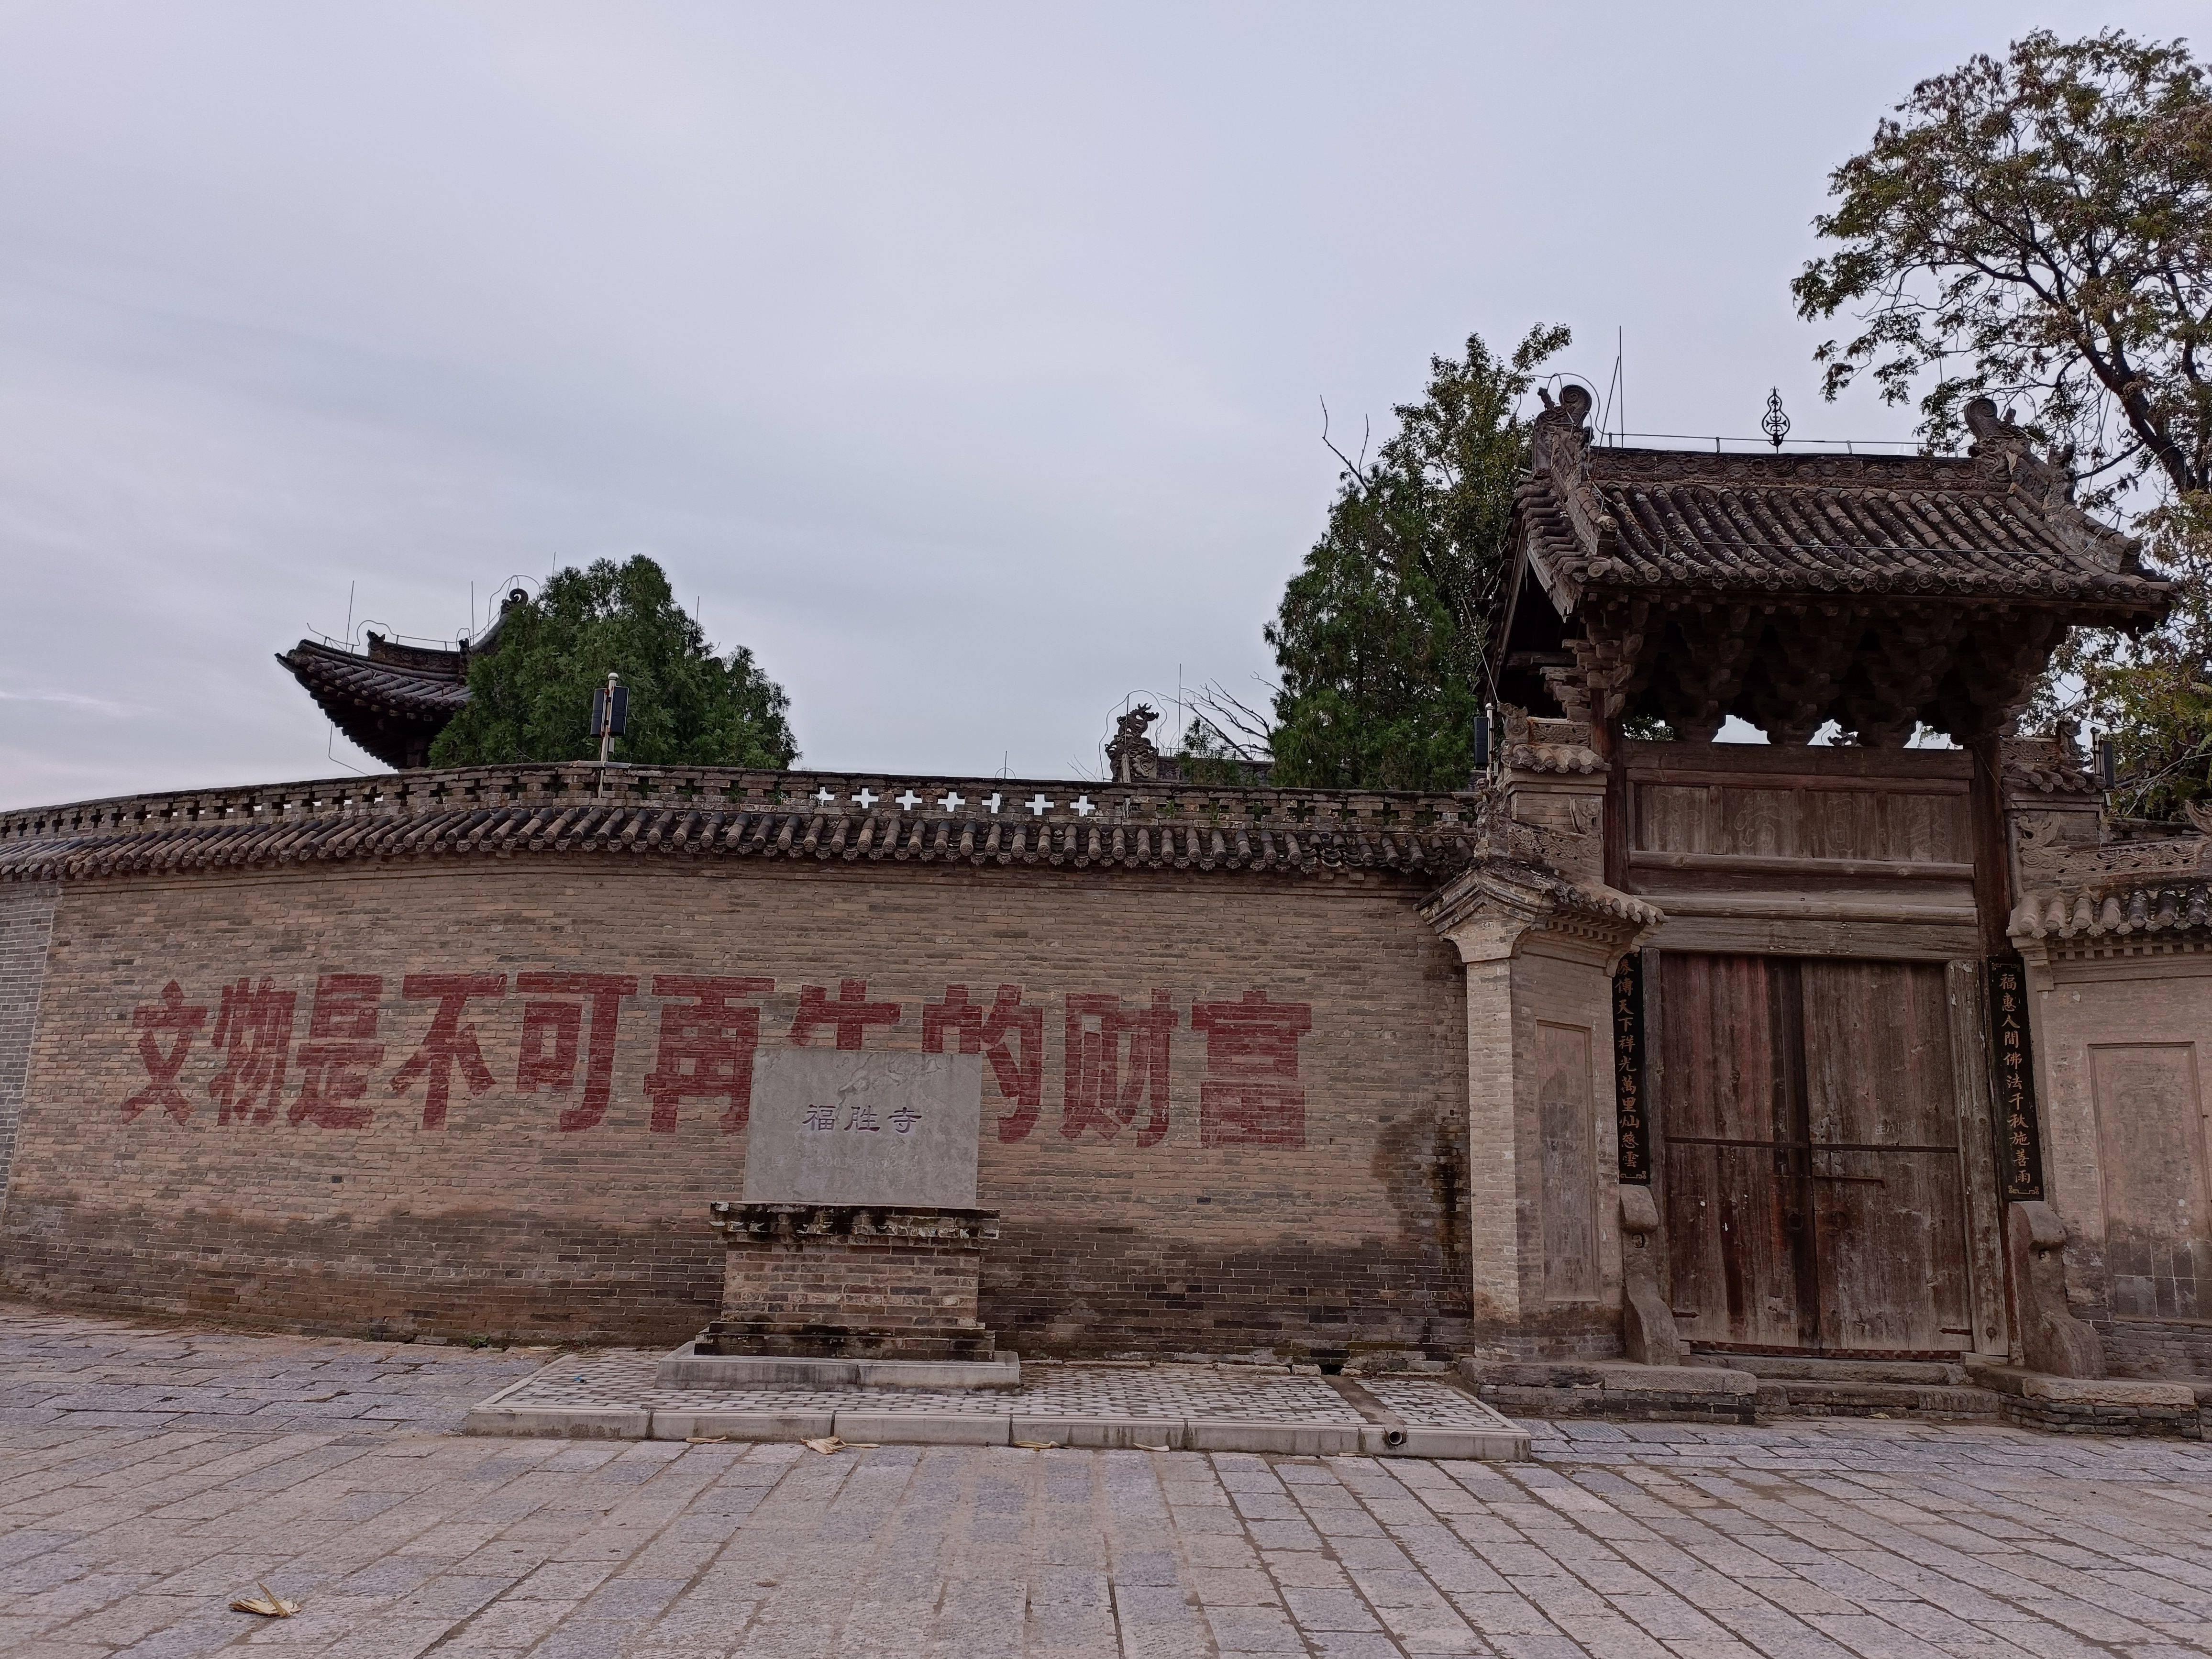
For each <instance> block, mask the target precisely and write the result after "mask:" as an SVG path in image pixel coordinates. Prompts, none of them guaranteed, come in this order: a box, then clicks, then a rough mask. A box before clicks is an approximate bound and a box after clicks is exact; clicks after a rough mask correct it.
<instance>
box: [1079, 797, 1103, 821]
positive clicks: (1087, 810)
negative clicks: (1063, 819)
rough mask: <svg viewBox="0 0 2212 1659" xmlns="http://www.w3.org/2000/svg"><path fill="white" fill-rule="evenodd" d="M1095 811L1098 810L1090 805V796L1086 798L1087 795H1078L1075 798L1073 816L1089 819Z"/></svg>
mask: <svg viewBox="0 0 2212 1659" xmlns="http://www.w3.org/2000/svg"><path fill="white" fill-rule="evenodd" d="M1097 810H1098V808H1097V805H1094V804H1093V803H1092V801H1091V797H1090V796H1088V795H1078V796H1077V797H1076V798H1075V815H1076V817H1081V818H1087V817H1090V816H1091V814H1092V813H1093V812H1095V811H1097Z"/></svg>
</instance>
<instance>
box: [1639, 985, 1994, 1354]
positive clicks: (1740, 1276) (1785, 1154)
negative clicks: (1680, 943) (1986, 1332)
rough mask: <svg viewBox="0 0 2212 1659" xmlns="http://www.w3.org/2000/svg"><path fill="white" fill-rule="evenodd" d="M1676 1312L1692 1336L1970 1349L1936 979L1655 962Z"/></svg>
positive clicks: (1946, 1027)
mask: <svg viewBox="0 0 2212 1659" xmlns="http://www.w3.org/2000/svg"><path fill="white" fill-rule="evenodd" d="M1660 960H1661V963H1662V974H1661V982H1662V986H1663V992H1662V1008H1663V1010H1664V1015H1663V1018H1662V1023H1661V1030H1660V1035H1659V1038H1658V1041H1659V1044H1660V1047H1661V1049H1662V1071H1663V1075H1664V1076H1665V1078H1666V1079H1667V1082H1666V1088H1665V1097H1664V1100H1663V1102H1662V1106H1661V1109H1660V1110H1661V1123H1662V1142H1663V1146H1664V1148H1665V1153H1664V1162H1665V1168H1666V1182H1665V1188H1664V1194H1665V1202H1666V1212H1667V1219H1668V1249H1669V1255H1670V1265H1671V1270H1672V1302H1673V1305H1674V1310H1675V1316H1676V1318H1677V1319H1678V1320H1679V1321H1680V1322H1681V1323H1682V1327H1683V1331H1684V1334H1685V1335H1686V1337H1687V1338H1688V1339H1689V1340H1692V1341H1698V1342H1705V1343H1710V1344H1714V1345H1718V1346H1736V1347H1749V1348H1797V1349H1808V1350H1815V1351H1819V1352H1833V1353H1853V1352H1857V1353H1940V1352H1960V1351H1962V1350H1966V1349H1968V1348H1971V1347H1972V1346H1973V1342H1972V1309H1971V1305H1970V1304H1971V1292H1972V1284H1973V1275H1972V1272H1971V1270H1970V1265H1969V1262H1970V1254H1969V1249H1968V1241H1967V1237H1966V1190H1965V1185H1966V1182H1965V1173H1964V1170H1962V1168H1961V1164H1960V1144H1959V1139H1958V1135H1959V1105H1958V1102H1959V1079H1958V1077H1957V1075H1956V1072H1955V1066H1954V1053H1953V1035H1952V1030H1951V1023H1950V1009H1949V998H1948V985H1947V982H1946V972H1945V969H1943V968H1942V967H1941V966H1937V965H1932V964H1923V963H1873V962H1853V961H1803V960H1799V959H1796V958H1790V957H1768V956H1753V955H1688V954H1680V953H1673V952H1665V953H1662V956H1661V958H1660Z"/></svg>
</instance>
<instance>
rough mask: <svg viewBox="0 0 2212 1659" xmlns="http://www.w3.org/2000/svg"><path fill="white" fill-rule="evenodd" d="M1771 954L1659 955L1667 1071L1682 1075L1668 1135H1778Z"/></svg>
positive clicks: (1673, 1090) (1671, 1101)
mask: <svg viewBox="0 0 2212 1659" xmlns="http://www.w3.org/2000/svg"><path fill="white" fill-rule="evenodd" d="M1770 960H1771V959H1770V958H1768V957H1718V956H1685V955H1681V954H1679V953H1676V952H1669V953H1668V954H1667V955H1665V956H1662V957H1660V958H1659V971H1660V987H1661V997H1660V1006H1661V1007H1662V1009H1663V1010H1664V1011H1665V1013H1664V1017H1663V1020H1662V1030H1661V1032H1660V1042H1661V1044H1662V1049H1661V1054H1662V1063H1663V1065H1664V1067H1665V1071H1664V1075H1665V1076H1667V1077H1668V1078H1669V1079H1680V1082H1679V1083H1677V1084H1674V1085H1671V1086H1670V1089H1669V1092H1668V1108H1667V1110H1668V1120H1667V1126H1666V1127H1667V1133H1668V1137H1669V1138H1670V1139H1677V1140H1701V1139H1718V1140H1768V1139H1772V1138H1773V1134H1774V1086H1775V1078H1774V1048H1773V1045H1772V1043H1771V1042H1769V1041H1768V1038H1767V1026H1768V1024H1769V1023H1770V1018H1771V1016H1770V1014H1769V1012H1768V1003H1769V1001H1770V1000H1771V987H1770V985H1769V974H1768V965H1769V962H1770Z"/></svg>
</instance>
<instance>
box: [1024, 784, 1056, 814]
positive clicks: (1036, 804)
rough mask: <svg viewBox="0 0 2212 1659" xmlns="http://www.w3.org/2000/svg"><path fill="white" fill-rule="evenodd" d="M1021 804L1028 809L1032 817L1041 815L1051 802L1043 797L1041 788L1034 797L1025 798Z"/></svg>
mask: <svg viewBox="0 0 2212 1659" xmlns="http://www.w3.org/2000/svg"><path fill="white" fill-rule="evenodd" d="M1022 805H1024V806H1026V807H1028V808H1029V809H1030V817H1033V818H1041V817H1043V816H1044V815H1045V813H1046V812H1047V811H1048V810H1050V808H1051V806H1052V803H1051V802H1050V801H1048V800H1047V799H1045V798H1044V792H1043V791H1042V790H1039V791H1038V792H1037V793H1036V798H1035V799H1031V800H1025V801H1024V802H1023V803H1022Z"/></svg>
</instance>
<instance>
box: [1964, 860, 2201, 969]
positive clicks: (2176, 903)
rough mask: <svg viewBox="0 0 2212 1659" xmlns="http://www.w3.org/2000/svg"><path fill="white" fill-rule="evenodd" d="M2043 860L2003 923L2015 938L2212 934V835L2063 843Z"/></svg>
mask: <svg viewBox="0 0 2212 1659" xmlns="http://www.w3.org/2000/svg"><path fill="white" fill-rule="evenodd" d="M2040 862H2041V869H2040V872H2039V873H2040V874H2041V875H2042V877H2043V879H2042V880H2041V881H2040V882H2039V883H2038V884H2036V885H2035V886H2033V887H2032V888H2030V889H2029V890H2028V891H2027V892H2026V893H2025V894H2023V895H2022V896H2021V901H2020V903H2019V904H2018V905H2017V906H2016V907H2015V908H2014V910H2013V913H2012V919H2011V921H2010V922H2009V923H2008V932H2009V933H2011V935H2012V937H2013V938H2014V939H2019V940H2022V941H2026V940H2029V939H2064V940H2084V941H2087V940H2097V941H2103V942H2106V943H2112V942H2116V941H2118V940H2123V939H2131V938H2136V937H2143V936H2148V935H2153V934H2167V935H2172V934H2185V933H2203V934H2208V935H2212V836H2203V835H2177V836H2172V837H2169V838H2166V839H2163V840H2158V841H2139V842H2106V843H2105V844H2104V845H2102V846H2098V847H2081V848H2063V849H2058V850H2055V851H2053V852H2051V853H2050V854H2046V855H2045V859H2044V860H2041V861H2040Z"/></svg>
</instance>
